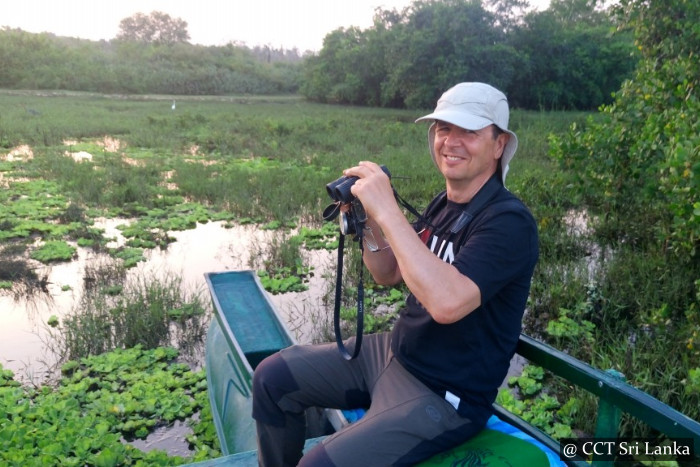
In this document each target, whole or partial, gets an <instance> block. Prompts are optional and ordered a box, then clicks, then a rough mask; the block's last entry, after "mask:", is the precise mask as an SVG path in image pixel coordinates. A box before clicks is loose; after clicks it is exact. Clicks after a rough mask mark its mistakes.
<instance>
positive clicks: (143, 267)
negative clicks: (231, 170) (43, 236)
mask: <svg viewBox="0 0 700 467" xmlns="http://www.w3.org/2000/svg"><path fill="white" fill-rule="evenodd" d="M128 222H129V221H128V220H126V219H105V220H101V221H100V222H99V223H98V225H97V227H100V228H103V229H105V232H106V234H105V236H106V237H108V238H113V243H110V245H109V246H116V245H120V244H123V242H124V239H123V237H121V235H120V231H119V230H118V229H117V227H118V225H120V224H123V223H128ZM170 235H171V236H172V237H174V238H175V239H176V241H175V242H174V243H171V244H170V245H168V248H167V249H166V250H158V249H156V250H151V251H146V252H145V255H144V256H146V258H147V261H145V262H141V263H139V264H138V265H137V266H136V267H135V268H132V269H131V270H129V275H134V276H136V277H159V278H164V277H166V276H167V275H168V274H170V275H173V274H175V275H177V276H180V277H182V285H183V287H184V288H185V289H187V290H186V291H187V292H191V293H194V292H201V293H204V294H208V292H207V291H206V290H205V283H204V278H203V274H204V273H205V272H213V271H225V270H237V269H250V268H251V265H253V264H261V259H262V258H261V257H260V256H261V255H262V254H264V252H265V251H266V247H267V246H268V245H269V244H270V242H271V241H272V239H273V238H274V237H275V236H276V235H279V233H278V232H275V231H268V230H261V229H260V228H259V227H258V226H255V225H242V226H238V225H237V226H233V227H230V228H226V227H225V224H224V223H223V222H209V223H206V224H198V225H197V227H196V228H195V229H192V230H187V231H181V232H170ZM108 260H109V258H108V257H106V256H105V255H104V254H100V253H95V252H93V251H92V250H89V249H85V248H78V257H77V259H76V260H75V261H72V262H67V263H60V264H56V265H53V266H47V267H43V268H42V269H43V270H40V271H38V273H40V274H41V273H46V274H47V275H48V281H49V285H48V291H49V294H48V296H47V297H43V298H42V299H40V300H35V301H30V300H27V299H24V298H23V299H20V300H18V301H15V300H14V299H13V297H11V296H8V295H0V363H2V365H3V366H4V367H5V368H7V369H10V370H12V371H13V372H14V373H15V375H16V377H17V379H19V380H22V381H33V382H35V383H40V382H41V381H42V380H43V379H44V378H45V377H46V376H48V375H49V374H50V371H51V370H50V369H51V367H52V366H53V365H54V364H55V359H54V357H53V355H51V353H50V352H48V351H47V347H46V340H47V332H46V330H47V327H46V323H47V321H48V320H49V318H50V317H51V316H52V315H56V316H57V317H59V318H60V317H62V316H64V315H66V314H67V313H69V312H70V311H71V310H73V309H74V307H75V306H76V305H77V304H78V303H79V300H80V297H81V295H82V293H83V277H84V275H85V269H86V267H89V266H90V265H94V264H99V262H100V261H108ZM333 260H334V258H333V254H332V253H331V252H326V251H312V252H309V253H308V261H309V262H310V264H311V265H312V266H314V268H315V273H314V277H312V278H311V280H310V283H309V285H310V288H309V291H307V292H303V293H290V294H285V295H277V296H273V297H272V301H273V303H274V304H275V305H276V307H277V309H278V311H279V312H280V314H281V315H282V316H283V318H284V319H285V320H286V322H287V324H288V326H289V328H290V330H292V332H293V334H294V335H295V337H296V338H297V340H298V341H299V342H311V341H312V340H314V339H317V338H318V336H317V334H318V330H317V326H318V325H319V323H326V322H327V319H329V318H330V317H329V316H328V313H329V312H327V311H326V310H327V309H328V308H327V307H326V306H325V305H324V303H323V295H324V294H325V292H326V287H327V282H328V281H327V279H324V276H325V275H326V271H329V270H330V271H332V267H331V266H332V264H331V262H332V261H333ZM329 268H330V269H329ZM206 297H207V300H208V295H207V296H206Z"/></svg>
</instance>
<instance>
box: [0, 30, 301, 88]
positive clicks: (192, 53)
mask: <svg viewBox="0 0 700 467" xmlns="http://www.w3.org/2000/svg"><path fill="white" fill-rule="evenodd" d="M150 37H151V38H152V39H153V40H133V39H113V40H110V41H89V40H84V39H77V38H68V37H57V36H55V35H53V34H48V33H42V34H32V33H28V32H25V31H22V30H19V29H9V28H3V29H1V30H0V63H2V66H0V88H6V89H61V90H69V91H87V92H98V93H107V94H112V93H114V94H121V93H123V94H173V95H176V94H177V95H183V94H184V95H226V94H291V93H296V92H297V90H298V84H297V83H298V81H299V79H300V72H301V61H302V58H301V57H300V56H299V55H298V53H297V52H296V51H287V50H275V49H270V48H261V47H256V48H249V47H246V46H245V45H241V44H227V45H224V46H211V47H206V46H201V45H193V44H189V43H187V42H185V41H175V42H167V41H163V36H162V35H160V34H155V33H154V35H153V36H150Z"/></svg>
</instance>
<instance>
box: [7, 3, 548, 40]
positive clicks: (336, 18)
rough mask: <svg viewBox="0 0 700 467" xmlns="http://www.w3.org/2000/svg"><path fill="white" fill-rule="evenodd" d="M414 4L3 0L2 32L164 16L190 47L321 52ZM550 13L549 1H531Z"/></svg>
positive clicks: (99, 30) (110, 33) (76, 32)
mask: <svg viewBox="0 0 700 467" xmlns="http://www.w3.org/2000/svg"><path fill="white" fill-rule="evenodd" d="M411 3H412V0H117V1H114V0H0V28H1V27H5V26H7V27H10V28H19V29H22V30H24V31H27V32H33V33H40V32H50V33H54V34H55V35H57V36H68V37H79V38H83V39H90V40H100V39H105V40H110V39H113V38H114V37H115V36H116V35H117V33H118V32H119V22H120V21H121V20H122V19H124V18H127V17H129V16H132V15H133V14H135V13H144V14H149V13H151V12H152V11H161V12H164V13H167V14H169V15H170V16H171V17H173V18H180V19H183V20H184V21H186V22H187V30H188V32H189V34H190V42H191V43H193V44H201V45H225V44H227V43H229V42H242V43H245V44H246V45H248V46H250V47H254V46H256V45H269V46H271V47H273V48H285V49H293V48H296V49H298V50H299V51H300V52H304V51H307V50H311V51H318V50H320V49H321V48H322V46H323V38H324V37H325V36H326V34H328V33H329V32H331V31H334V30H336V29H338V28H340V27H350V26H358V27H360V28H362V29H366V28H369V27H371V26H372V17H373V16H374V10H375V8H377V7H381V8H383V9H393V8H396V9H398V10H401V9H403V8H404V7H406V6H409V5H410V4H411ZM530 3H531V4H532V5H536V6H537V7H538V8H540V9H543V8H546V7H547V5H548V4H549V0H530Z"/></svg>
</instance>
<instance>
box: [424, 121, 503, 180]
mask: <svg viewBox="0 0 700 467" xmlns="http://www.w3.org/2000/svg"><path fill="white" fill-rule="evenodd" d="M508 136H509V135H508V134H507V133H501V134H500V135H498V138H495V139H494V128H493V125H489V126H487V127H486V128H482V129H481V130H465V129H464V128H460V127H458V126H456V125H453V124H451V123H447V122H443V121H440V120H438V121H437V122H435V141H434V143H433V151H434V153H435V160H436V163H437V166H438V168H439V169H440V172H442V174H443V175H444V176H445V178H446V179H447V180H448V182H450V183H453V184H454V183H457V184H458V185H459V186H461V185H464V186H465V187H466V186H469V184H470V183H471V182H474V183H480V182H483V181H484V178H485V177H486V178H488V177H490V176H491V175H492V174H493V173H495V171H496V170H497V168H498V160H499V159H500V158H501V154H503V148H504V147H505V145H506V143H507V142H508Z"/></svg>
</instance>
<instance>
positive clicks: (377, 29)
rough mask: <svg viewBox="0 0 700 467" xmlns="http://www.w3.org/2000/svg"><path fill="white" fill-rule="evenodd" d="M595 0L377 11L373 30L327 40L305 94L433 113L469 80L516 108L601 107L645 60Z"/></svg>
mask: <svg viewBox="0 0 700 467" xmlns="http://www.w3.org/2000/svg"><path fill="white" fill-rule="evenodd" d="M598 3H601V2H598V1H596V0H552V2H551V5H550V7H549V8H548V9H547V10H545V11H541V12H538V11H531V12H527V10H526V9H525V8H526V6H527V3H526V2H525V1H521V0H490V1H489V5H485V4H484V2H482V1H481V0H467V1H465V0H416V1H414V2H413V3H412V4H411V6H409V7H407V8H405V9H403V10H402V11H397V10H396V9H394V10H377V11H376V14H375V16H374V25H373V26H372V27H371V28H369V29H367V30H361V29H359V28H353V27H350V28H344V29H338V30H336V31H333V32H332V33H331V34H329V35H328V36H326V38H325V40H324V43H323V49H322V50H321V51H320V53H319V54H318V55H316V56H313V57H311V58H309V60H308V62H307V64H306V66H305V68H304V80H303V82H302V84H301V92H302V93H303V94H304V95H305V96H306V97H308V98H309V99H313V100H317V101H320V102H337V103H346V104H355V105H370V106H387V107H409V108H429V107H431V106H432V105H433V104H434V102H435V101H436V99H437V98H438V97H439V95H440V93H441V92H443V91H444V90H445V89H447V88H449V87H450V86H452V85H453V84H455V83H457V82H460V81H483V82H488V83H491V84H493V85H495V86H496V87H498V88H500V89H502V90H503V91H505V92H506V94H507V95H508V98H509V101H510V102H511V104H512V105H513V106H515V107H519V108H525V109H581V110H588V109H595V108H597V107H598V106H599V105H601V104H603V103H610V102H611V101H612V93H613V92H614V91H616V90H617V89H619V87H620V84H621V83H622V81H623V80H624V79H626V78H629V77H630V76H631V74H632V71H633V70H634V66H635V64H636V61H637V57H636V55H635V47H634V43H633V38H632V36H631V34H630V33H629V32H623V33H619V34H613V31H614V30H615V25H616V23H615V18H614V17H613V16H611V15H610V14H609V12H608V11H606V10H602V9H599V7H597V4H598Z"/></svg>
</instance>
